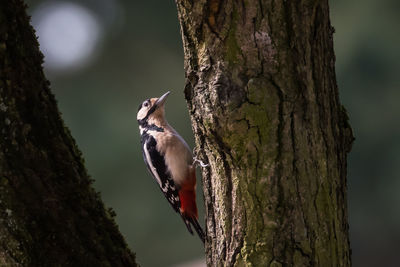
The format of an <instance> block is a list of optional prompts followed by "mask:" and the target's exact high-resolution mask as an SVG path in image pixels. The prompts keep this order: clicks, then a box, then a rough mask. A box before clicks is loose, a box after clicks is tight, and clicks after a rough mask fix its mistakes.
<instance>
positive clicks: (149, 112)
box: [137, 92, 205, 242]
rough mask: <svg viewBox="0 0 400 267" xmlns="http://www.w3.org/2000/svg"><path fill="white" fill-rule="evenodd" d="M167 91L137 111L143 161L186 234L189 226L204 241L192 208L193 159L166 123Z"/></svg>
mask: <svg viewBox="0 0 400 267" xmlns="http://www.w3.org/2000/svg"><path fill="white" fill-rule="evenodd" d="M168 95H169V92H167V93H165V94H164V95H162V96H161V97H160V98H151V99H147V100H145V101H144V102H143V103H142V104H141V105H140V106H139V109H138V114H137V121H138V124H139V130H140V135H141V147H142V152H143V158H144V161H145V163H146V165H147V168H148V170H149V172H150V174H151V175H152V176H153V177H154V179H155V180H156V182H157V184H158V185H159V187H160V189H161V191H162V192H163V194H164V196H165V197H166V199H167V200H168V202H169V203H170V204H171V206H172V208H173V209H174V210H175V211H176V212H178V213H179V214H180V215H181V217H182V219H183V221H184V222H185V225H186V227H187V229H188V230H189V232H190V233H191V234H193V231H192V227H193V228H194V229H195V230H196V232H197V234H198V235H199V237H200V238H201V240H202V241H203V242H204V239H205V235H204V232H203V230H202V228H201V226H200V225H199V223H198V220H197V219H198V215H197V206H196V174H195V166H194V164H193V156H192V153H191V151H190V149H189V146H188V145H187V144H186V142H185V141H184V140H183V138H182V137H181V136H180V135H179V134H178V133H177V132H176V131H175V130H174V129H173V128H172V127H171V126H170V125H169V124H168V123H167V121H166V119H165V111H164V104H165V100H166V98H167V96H168Z"/></svg>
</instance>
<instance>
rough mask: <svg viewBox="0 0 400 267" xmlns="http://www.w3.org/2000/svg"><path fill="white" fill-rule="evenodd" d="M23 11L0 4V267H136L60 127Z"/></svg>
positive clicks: (13, 3) (14, 3) (14, 4)
mask: <svg viewBox="0 0 400 267" xmlns="http://www.w3.org/2000/svg"><path fill="white" fill-rule="evenodd" d="M42 62H43V56H42V54H41V53H40V52H39V48H38V43H37V40H36V37H35V35H34V32H33V29H32V28H31V26H30V25H29V19H28V17H27V15H26V13H25V6H24V4H23V3H22V1H20V0H8V1H1V2H0V125H1V130H0V168H1V169H0V170H1V171H0V175H1V176H0V246H1V247H0V265H1V266H136V263H135V257H134V254H132V253H131V252H130V250H129V249H128V248H127V245H126V243H125V241H124V239H123V237H122V236H121V234H120V233H119V231H118V228H117V226H116V224H115V222H114V220H113V219H112V216H113V215H112V211H107V210H105V208H104V205H103V203H102V202H101V200H100V198H99V196H98V194H97V193H96V192H95V191H94V190H93V188H92V187H91V185H90V184H91V180H90V178H89V176H88V174H87V172H86V169H85V167H84V165H83V160H82V157H81V153H80V151H79V150H78V148H77V147H76V145H75V142H74V140H73V138H72V137H71V135H70V133H69V131H68V129H67V128H65V126H64V124H63V121H62V119H61V118H60V114H59V112H58V109H57V105H56V101H55V99H54V96H53V95H52V93H51V92H50V90H49V83H48V81H47V80H46V78H45V77H44V75H43V71H42V67H41V64H42Z"/></svg>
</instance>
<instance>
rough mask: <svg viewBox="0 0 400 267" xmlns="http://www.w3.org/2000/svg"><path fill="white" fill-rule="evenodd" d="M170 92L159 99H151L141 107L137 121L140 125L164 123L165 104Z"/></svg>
mask: <svg viewBox="0 0 400 267" xmlns="http://www.w3.org/2000/svg"><path fill="white" fill-rule="evenodd" d="M169 93H170V92H169V91H168V92H166V93H165V94H163V95H162V96H161V97H159V98H150V99H146V100H145V101H143V103H142V104H140V105H139V109H138V113H137V117H136V118H137V120H138V122H139V124H144V123H146V124H149V123H151V122H161V121H164V104H165V100H166V99H167V97H168V95H169Z"/></svg>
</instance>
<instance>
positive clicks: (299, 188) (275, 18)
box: [176, 0, 353, 266]
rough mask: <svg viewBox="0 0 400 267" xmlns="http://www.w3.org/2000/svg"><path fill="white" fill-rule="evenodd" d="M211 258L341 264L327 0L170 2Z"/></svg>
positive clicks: (342, 205) (345, 144) (339, 117)
mask: <svg viewBox="0 0 400 267" xmlns="http://www.w3.org/2000/svg"><path fill="white" fill-rule="evenodd" d="M176 3H177V7H178V15H179V21H180V24H181V32H182V38H183V46H184V54H185V71H186V84H185V97H186V100H187V103H188V106H189V111H190V114H191V119H192V125H193V130H194V133H195V140H196V145H197V147H198V153H199V156H200V158H202V159H203V160H204V161H205V162H208V163H209V164H210V167H209V168H205V169H203V190H204V197H205V205H206V228H207V235H208V238H207V242H206V254H207V264H208V265H209V266H350V264H351V259H350V245H349V237H348V221H347V203H346V191H347V189H346V155H347V153H348V152H349V150H350V147H351V142H352V140H353V137H352V132H351V128H350V126H349V125H348V122H347V116H346V113H345V110H344V108H343V107H342V106H341V104H340V102H339V97H338V88H337V84H336V77H335V66H334V65H335V56H334V52H333V42H332V34H333V28H332V27H331V25H330V21H329V7H328V1H327V0H321V1H315V0H302V1H301V0H290V1H268V0H260V1H254V0H250V1H237V0H223V1H217V0H200V1H190V0H176Z"/></svg>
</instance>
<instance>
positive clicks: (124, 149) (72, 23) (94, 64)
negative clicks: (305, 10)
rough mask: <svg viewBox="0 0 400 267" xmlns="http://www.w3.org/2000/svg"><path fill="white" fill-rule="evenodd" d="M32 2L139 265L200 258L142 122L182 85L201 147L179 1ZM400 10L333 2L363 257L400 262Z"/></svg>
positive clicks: (367, 2)
mask: <svg viewBox="0 0 400 267" xmlns="http://www.w3.org/2000/svg"><path fill="white" fill-rule="evenodd" d="M26 2H27V4H28V5H29V10H28V11H29V14H30V15H31V16H32V23H33V25H34V27H35V28H36V30H37V33H38V35H39V37H40V38H39V41H40V44H41V50H42V51H43V52H44V54H45V61H46V63H45V71H46V74H47V77H48V79H49V80H50V81H51V84H52V85H51V87H52V90H53V92H54V93H55V95H56V98H57V99H58V102H59V108H60V109H61V112H62V113H63V118H64V120H65V122H66V124H67V125H68V127H69V128H70V129H71V131H72V134H73V136H74V137H75V138H76V140H77V143H78V145H79V147H80V149H81V150H82V152H83V154H84V157H85V159H86V166H87V168H88V170H89V173H90V174H91V175H92V177H93V178H94V179H95V180H96V182H95V187H96V188H97V190H98V191H100V192H101V194H102V198H103V200H104V202H105V203H106V205H107V206H109V207H113V209H114V210H115V211H116V213H117V217H116V220H117V223H118V225H119V227H120V230H121V232H122V233H123V235H124V236H125V238H126V240H127V242H128V243H129V246H130V247H131V248H132V250H133V251H135V252H136V253H137V260H138V262H139V263H140V264H141V265H142V266H177V265H179V264H181V265H183V266H195V265H196V263H197V265H198V264H199V263H201V262H202V261H203V260H204V256H203V249H202V245H201V242H200V241H199V240H198V238H197V237H192V236H190V235H189V234H188V233H187V230H186V228H185V227H184V225H183V223H182V222H181V219H180V218H179V216H177V215H176V214H175V213H174V212H173V211H172V209H171V208H170V206H169V205H168V203H167V201H166V200H165V199H164V198H163V196H162V194H160V192H159V189H158V188H157V186H156V183H155V182H154V181H153V179H152V178H151V177H150V175H149V174H148V173H147V170H146V168H145V165H144V163H143V161H142V155H141V152H140V146H139V133H138V129H137V124H136V112H137V107H138V105H139V104H140V103H141V102H142V101H143V100H144V99H146V98H148V97H156V96H160V95H161V94H163V93H164V92H166V91H167V90H171V91H172V94H171V95H170V97H169V99H168V101H167V107H166V109H167V117H168V120H169V122H170V123H171V124H172V125H173V126H174V127H175V128H176V129H177V130H178V132H180V133H181V134H182V136H183V137H184V138H185V139H186V140H187V141H188V143H189V144H190V145H191V146H192V147H193V137H192V132H191V126H190V120H189V116H188V112H187V108H186V103H185V100H184V97H183V85H184V70H183V51H182V43H181V37H180V33H179V24H178V19H177V12H176V7H175V3H174V1H155V0H147V1H133V0H80V1H53V0H47V1H40V0H26ZM399 11H400V1H398V0H381V1H378V0H363V1H361V0H355V1H344V0H336V1H331V20H332V24H333V26H334V27H335V28H336V33H335V50H336V57H337V63H336V66H337V69H336V70H337V79H338V84H339V88H340V97H341V101H342V103H343V104H344V106H345V107H346V108H347V110H348V114H349V116H350V122H351V125H352V127H353V130H354V133H355V136H356V141H355V143H354V146H353V150H352V152H351V154H350V155H349V164H348V189H349V191H348V199H349V216H350V237H351V246H352V251H353V263H354V266H399V262H400V256H399V252H400V227H399V226H400V208H399V205H400V153H399V152H400V141H399V137H400V121H399V114H400V91H399V89H400V88H399V85H400V79H399V77H400V53H399V44H400V33H399V28H400V23H399V22H400V16H399V14H400V12H399ZM199 187H200V186H199ZM199 195H201V193H200V194H199ZM200 203H201V202H200ZM200 206H201V205H200ZM200 209H201V215H200V216H201V218H203V212H202V211H203V207H200ZM201 221H202V219H201ZM192 261H195V263H193V262H192ZM191 262H192V263H191Z"/></svg>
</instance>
